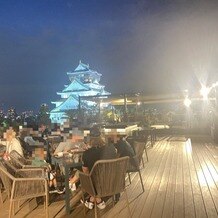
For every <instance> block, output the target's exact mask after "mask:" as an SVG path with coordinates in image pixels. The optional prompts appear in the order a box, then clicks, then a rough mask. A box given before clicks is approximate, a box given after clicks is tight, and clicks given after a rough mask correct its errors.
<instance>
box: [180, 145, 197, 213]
mask: <svg viewBox="0 0 218 218" xmlns="http://www.w3.org/2000/svg"><path fill="white" fill-rule="evenodd" d="M191 150H192V147H191V145H190V144H189V141H186V142H185V143H184V145H183V153H184V155H183V186H184V213H185V214H184V215H185V217H195V216H196V214H195V205H194V196H193V190H192V182H191V175H190V170H189V163H188V158H189V157H190V155H191V154H190V152H191Z"/></svg>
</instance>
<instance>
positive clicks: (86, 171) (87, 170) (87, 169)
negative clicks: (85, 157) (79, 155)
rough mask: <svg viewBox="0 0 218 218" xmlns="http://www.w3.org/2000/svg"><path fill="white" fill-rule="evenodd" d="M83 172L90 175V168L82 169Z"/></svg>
mask: <svg viewBox="0 0 218 218" xmlns="http://www.w3.org/2000/svg"><path fill="white" fill-rule="evenodd" d="M82 170H83V172H84V173H86V174H89V168H88V167H84V166H83V167H82Z"/></svg>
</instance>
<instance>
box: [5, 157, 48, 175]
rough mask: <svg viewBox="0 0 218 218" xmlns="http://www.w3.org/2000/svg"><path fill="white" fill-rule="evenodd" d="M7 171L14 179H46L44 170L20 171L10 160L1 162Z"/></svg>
mask: <svg viewBox="0 0 218 218" xmlns="http://www.w3.org/2000/svg"><path fill="white" fill-rule="evenodd" d="M1 162H2V163H3V165H4V167H5V168H6V169H7V171H8V172H9V173H10V174H11V175H13V176H14V177H40V178H46V174H45V170H44V169H43V168H30V169H27V168H26V169H19V168H16V166H14V165H13V164H12V163H11V161H10V160H7V161H6V160H1Z"/></svg>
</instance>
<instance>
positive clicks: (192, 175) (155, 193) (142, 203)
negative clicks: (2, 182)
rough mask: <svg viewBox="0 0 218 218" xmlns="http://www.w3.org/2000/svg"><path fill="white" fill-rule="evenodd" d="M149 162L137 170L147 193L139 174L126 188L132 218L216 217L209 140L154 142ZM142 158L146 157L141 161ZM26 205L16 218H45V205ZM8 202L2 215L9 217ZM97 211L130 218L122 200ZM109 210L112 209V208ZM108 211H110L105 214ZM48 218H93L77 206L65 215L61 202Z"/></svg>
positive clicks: (217, 163)
mask: <svg viewBox="0 0 218 218" xmlns="http://www.w3.org/2000/svg"><path fill="white" fill-rule="evenodd" d="M148 156H149V162H147V163H145V167H144V168H143V169H142V170H141V173H142V177H143V182H144V187H145V192H143V193H142V187H141V184H140V180H139V177H138V174H135V175H134V176H133V175H132V184H131V185H128V184H129V183H128V180H127V182H126V185H127V193H128V197H129V200H130V202H131V203H130V208H131V212H132V217H154V218H157V217H166V218H168V217H218V147H216V145H215V144H213V142H212V141H211V139H210V138H209V137H207V136H195V137H191V138H186V137H184V136H179V137H176V136H173V137H170V136H169V137H162V138H158V140H157V142H156V144H155V145H154V146H153V147H149V148H148ZM145 159H146V158H145ZM35 206H36V204H35V203H34V201H33V200H32V201H30V203H29V204H26V205H25V206H23V207H22V209H21V210H20V211H19V213H18V214H17V215H16V216H15V217H34V216H37V217H38V218H40V217H44V214H43V213H44V210H43V205H39V206H38V207H36V208H35V209H33V208H34V207H35ZM8 207H9V204H8V201H6V202H5V203H4V205H3V208H1V209H0V210H1V213H0V217H7V216H8ZM111 207H112V204H111V203H109V205H108V207H107V209H105V210H102V211H100V213H99V214H101V216H103V217H105V218H106V217H128V210H127V208H126V207H125V199H124V196H121V200H120V201H119V202H118V203H117V204H116V205H115V207H114V208H111ZM110 208H111V209H110ZM109 209H110V210H109ZM49 213H50V217H77V218H82V217H94V211H88V212H87V213H86V216H85V215H84V213H83V206H82V205H80V204H79V205H77V206H76V208H75V209H74V210H73V212H72V213H71V215H70V216H67V215H65V208H64V201H63V200H59V201H56V202H52V203H50V205H49Z"/></svg>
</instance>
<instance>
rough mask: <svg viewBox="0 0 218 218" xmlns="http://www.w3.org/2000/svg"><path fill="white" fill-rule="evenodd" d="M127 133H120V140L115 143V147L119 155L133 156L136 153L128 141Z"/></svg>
mask: <svg viewBox="0 0 218 218" xmlns="http://www.w3.org/2000/svg"><path fill="white" fill-rule="evenodd" d="M125 137H126V135H119V136H118V138H119V139H118V141H117V143H116V144H115V148H116V149H117V154H118V156H119V157H125V156H128V157H130V160H131V158H132V157H133V156H134V155H135V152H134V150H133V148H132V146H131V145H130V144H129V142H127V141H126V138H125Z"/></svg>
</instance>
